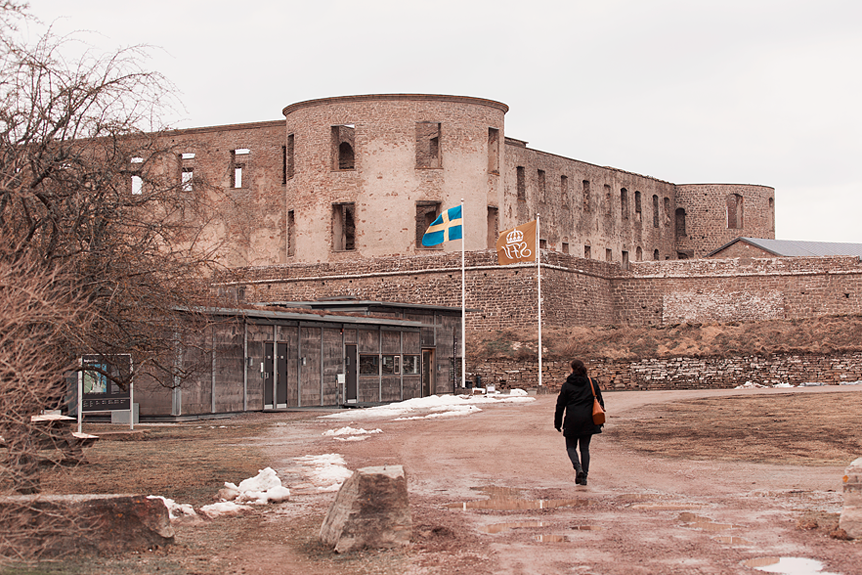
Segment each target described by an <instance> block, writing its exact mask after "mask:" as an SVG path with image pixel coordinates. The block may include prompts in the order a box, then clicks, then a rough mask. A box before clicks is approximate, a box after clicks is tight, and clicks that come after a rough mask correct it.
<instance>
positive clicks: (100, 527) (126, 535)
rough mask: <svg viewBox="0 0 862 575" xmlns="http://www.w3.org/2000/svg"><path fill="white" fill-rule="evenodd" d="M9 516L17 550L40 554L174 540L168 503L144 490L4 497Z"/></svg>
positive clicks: (105, 551)
mask: <svg viewBox="0 0 862 575" xmlns="http://www.w3.org/2000/svg"><path fill="white" fill-rule="evenodd" d="M0 516H2V517H4V518H8V520H9V521H8V522H7V525H5V526H4V528H5V529H6V539H5V541H6V542H7V544H8V545H10V546H13V547H14V549H2V548H0V555H8V554H9V553H10V551H14V552H17V551H22V552H23V553H24V554H25V555H26V554H28V552H29V551H32V553H33V554H37V555H38V556H40V557H45V558H50V557H62V556H65V555H70V554H76V553H88V554H89V553H92V554H99V555H114V554H119V553H129V552H133V551H146V550H147V549H152V548H155V547H164V546H166V545H168V544H170V543H172V542H173V539H174V530H173V527H171V521H170V515H169V513H168V508H167V507H166V506H165V504H164V502H163V501H162V500H161V499H148V498H147V497H146V496H144V495H17V496H9V497H0Z"/></svg>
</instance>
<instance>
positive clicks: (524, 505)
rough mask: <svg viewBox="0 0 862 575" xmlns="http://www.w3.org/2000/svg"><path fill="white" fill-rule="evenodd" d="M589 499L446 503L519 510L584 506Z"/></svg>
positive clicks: (458, 505)
mask: <svg viewBox="0 0 862 575" xmlns="http://www.w3.org/2000/svg"><path fill="white" fill-rule="evenodd" d="M589 504H590V500H589V499H503V498H501V499H483V500H480V501H463V502H461V503H450V504H449V505H446V507H447V508H449V509H461V510H463V511H467V510H468V509H490V510H494V511H520V510H524V509H554V508H557V507H586V506H587V505H589Z"/></svg>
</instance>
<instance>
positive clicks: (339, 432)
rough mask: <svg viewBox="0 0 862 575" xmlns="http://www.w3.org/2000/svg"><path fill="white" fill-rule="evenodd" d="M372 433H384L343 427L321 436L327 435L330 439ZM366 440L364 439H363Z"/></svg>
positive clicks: (376, 430)
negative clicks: (338, 436)
mask: <svg viewBox="0 0 862 575" xmlns="http://www.w3.org/2000/svg"><path fill="white" fill-rule="evenodd" d="M371 433H383V430H382V429H372V430H370V431H369V430H367V429H362V428H361V427H360V428H359V429H355V428H353V427H342V428H341V429H327V430H326V431H324V432H323V433H322V434H321V435H326V436H328V437H332V436H337V435H366V434H371ZM363 439H364V438H363Z"/></svg>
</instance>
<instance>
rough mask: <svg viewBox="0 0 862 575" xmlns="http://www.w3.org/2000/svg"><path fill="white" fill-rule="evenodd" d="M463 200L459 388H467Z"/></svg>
mask: <svg viewBox="0 0 862 575" xmlns="http://www.w3.org/2000/svg"><path fill="white" fill-rule="evenodd" d="M465 229H466V226H465V225H464V198H461V387H467V380H466V378H467V288H466V287H465V283H464V277H465V275H466V274H465V271H464V244H465V243H467V237H466V234H465V233H464V232H465Z"/></svg>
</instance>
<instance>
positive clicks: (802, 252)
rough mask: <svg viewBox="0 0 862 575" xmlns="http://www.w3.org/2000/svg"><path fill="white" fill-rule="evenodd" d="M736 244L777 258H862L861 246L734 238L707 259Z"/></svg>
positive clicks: (838, 243) (711, 253)
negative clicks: (751, 246)
mask: <svg viewBox="0 0 862 575" xmlns="http://www.w3.org/2000/svg"><path fill="white" fill-rule="evenodd" d="M736 242H746V243H748V244H751V245H753V246H756V247H758V248H760V249H762V250H765V251H767V252H769V253H771V254H774V255H776V256H779V257H799V256H857V257H860V258H862V244H849V243H840V242H809V241H804V240H765V239H761V238H736V239H735V240H733V241H731V242H728V243H726V244H724V245H723V246H721V247H720V248H718V249H717V250H713V251H712V252H710V253H709V254H707V257H709V256H712V255H714V254H717V253H718V252H720V251H721V250H723V249H725V248H726V247H728V246H731V245H733V244H735V243H736Z"/></svg>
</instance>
